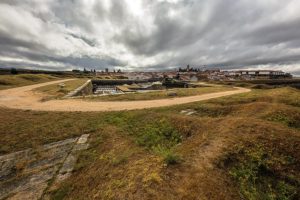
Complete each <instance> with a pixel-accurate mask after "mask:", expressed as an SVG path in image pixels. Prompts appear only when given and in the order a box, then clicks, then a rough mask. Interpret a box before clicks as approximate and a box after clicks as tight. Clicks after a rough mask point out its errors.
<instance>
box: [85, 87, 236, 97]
mask: <svg viewBox="0 0 300 200" xmlns="http://www.w3.org/2000/svg"><path fill="white" fill-rule="evenodd" d="M228 90H233V88H231V87H225V86H213V87H199V88H177V89H169V90H165V91H157V92H147V93H128V94H122V95H108V96H98V97H90V98H86V99H85V100H90V101H138V100H154V99H164V98H172V97H170V96H169V95H168V93H170V92H172V93H173V92H175V93H176V94H177V95H176V96H175V97H185V96H195V95H201V94H207V93H212V92H223V91H228Z"/></svg>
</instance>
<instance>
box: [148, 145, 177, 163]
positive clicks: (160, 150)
mask: <svg viewBox="0 0 300 200" xmlns="http://www.w3.org/2000/svg"><path fill="white" fill-rule="evenodd" d="M153 151H154V152H155V153H156V154H158V155H160V156H162V157H163V159H164V162H165V163H166V164H167V165H174V164H178V163H180V162H181V157H180V156H179V155H178V154H176V153H175V152H174V150H173V149H168V148H165V147H162V146H160V145H158V146H156V147H154V148H153Z"/></svg>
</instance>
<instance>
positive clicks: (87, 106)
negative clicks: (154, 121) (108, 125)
mask: <svg viewBox="0 0 300 200" xmlns="http://www.w3.org/2000/svg"><path fill="white" fill-rule="evenodd" d="M69 80H72V79H66V80H59V81H51V82H47V83H40V84H35V85H29V86H23V87H18V88H12V89H7V90H0V107H7V108H15V109H23V110H39V111H118V110H135V109H143V108H155V107H162V106H172V105H178V104H185V103H191V102H196V101H203V100H208V99H213V98H218V97H224V96H228V95H233V94H239V93H245V92H249V91H251V90H249V89H246V88H239V87H237V88H235V90H231V91H225V92H216V93H210V94H203V95H197V96H188V97H178V98H171V99H159V100H146V101H121V102H116V101H114V102H89V101H84V100H82V99H63V100H51V101H46V102H42V101H41V99H42V97H43V96H42V95H41V94H39V93H35V92H33V91H32V90H33V89H35V88H38V87H42V86H46V85H50V84H58V83H61V82H65V81H69Z"/></svg>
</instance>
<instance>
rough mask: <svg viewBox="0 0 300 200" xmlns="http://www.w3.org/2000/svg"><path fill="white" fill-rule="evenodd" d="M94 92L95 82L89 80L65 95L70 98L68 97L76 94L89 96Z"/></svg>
mask: <svg viewBox="0 0 300 200" xmlns="http://www.w3.org/2000/svg"><path fill="white" fill-rule="evenodd" d="M92 94H93V84H92V81H91V80H88V81H87V82H85V83H84V84H83V85H82V86H80V87H79V88H77V89H76V90H74V91H72V92H70V93H69V94H67V95H66V96H65V97H66V98H68V97H76V96H87V95H92Z"/></svg>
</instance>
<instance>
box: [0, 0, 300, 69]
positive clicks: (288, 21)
mask: <svg viewBox="0 0 300 200" xmlns="http://www.w3.org/2000/svg"><path fill="white" fill-rule="evenodd" d="M299 19H300V3H299V1H298V0H287V1H281V0H265V1H261V0H253V1H248V0H241V1H234V0H228V1H222V0H204V1H194V0H157V1H150V0H138V1H132V0H64V1H59V0H43V1H41V0H22V1H20V0H3V1H2V2H1V3H0V21H1V23H0V67H1V65H2V66H9V65H10V64H11V65H13V64H14V63H22V62H24V64H33V65H34V66H37V67H39V68H43V67H45V68H49V67H53V68H55V69H57V68H59V67H60V68H61V69H65V68H70V67H80V66H82V67H83V66H88V65H89V64H91V65H92V66H91V67H97V68H99V69H103V68H106V67H107V66H111V67H114V66H118V67H123V68H124V69H139V70H147V69H151V70H153V69H158V70H159V69H167V68H169V67H174V66H176V67H179V66H182V65H186V64H188V63H189V64H191V65H193V66H200V65H208V66H220V67H224V69H225V68H230V67H231V68H240V67H248V66H250V67H254V68H257V67H261V68H265V67H269V68H273V69H279V68H282V69H285V70H286V71H289V72H293V73H298V72H300V69H299V67H298V64H299V63H300V38H299V35H300V21H299ZM4 58H6V59H4ZM8 58H9V59H8ZM97 63H99V64H97Z"/></svg>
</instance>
